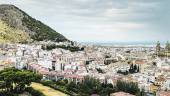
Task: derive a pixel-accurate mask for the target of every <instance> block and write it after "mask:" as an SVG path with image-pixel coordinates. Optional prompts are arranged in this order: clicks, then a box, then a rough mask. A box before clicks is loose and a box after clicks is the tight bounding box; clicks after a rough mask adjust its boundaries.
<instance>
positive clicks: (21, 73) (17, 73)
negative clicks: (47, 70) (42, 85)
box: [0, 68, 42, 92]
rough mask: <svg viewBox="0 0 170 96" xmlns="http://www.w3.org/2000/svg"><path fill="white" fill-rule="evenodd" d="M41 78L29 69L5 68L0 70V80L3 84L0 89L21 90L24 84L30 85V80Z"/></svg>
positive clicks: (24, 86) (34, 80)
mask: <svg viewBox="0 0 170 96" xmlns="http://www.w3.org/2000/svg"><path fill="white" fill-rule="evenodd" d="M41 78H42V76H41V75H39V74H34V73H33V72H31V71H27V70H18V69H15V68H7V69H4V70H2V71H0V81H2V82H3V84H4V85H5V86H4V87H0V89H5V90H6V91H14V92H21V91H24V90H25V88H26V86H30V84H31V82H36V81H40V80H41Z"/></svg>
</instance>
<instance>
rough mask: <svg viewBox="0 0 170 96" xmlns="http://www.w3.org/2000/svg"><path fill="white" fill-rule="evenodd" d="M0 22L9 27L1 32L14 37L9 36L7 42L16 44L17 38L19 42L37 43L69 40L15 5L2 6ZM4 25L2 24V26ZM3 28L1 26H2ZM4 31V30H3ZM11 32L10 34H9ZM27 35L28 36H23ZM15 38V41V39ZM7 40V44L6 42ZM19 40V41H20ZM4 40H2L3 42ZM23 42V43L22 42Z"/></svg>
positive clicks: (0, 6)
mask: <svg viewBox="0 0 170 96" xmlns="http://www.w3.org/2000/svg"><path fill="white" fill-rule="evenodd" d="M0 21H3V22H4V23H5V24H6V25H5V26H8V27H5V28H4V29H3V30H0V32H6V34H9V35H11V36H13V37H12V38H11V37H9V36H8V38H7V37H6V38H7V41H10V42H15V39H16V38H17V40H16V41H17V42H23V39H20V38H22V37H23V38H24V40H25V39H28V40H29V39H30V38H31V39H32V40H35V41H43V40H47V41H48V40H51V41H55V42H63V41H67V39H66V38H65V37H64V36H63V35H61V34H60V33H58V32H56V31H55V30H53V29H52V28H50V27H49V26H47V25H45V24H43V23H42V22H41V21H38V20H36V19H34V18H32V17H31V16H29V15H28V14H27V13H25V12H24V11H22V10H20V9H19V8H17V7H16V6H14V5H8V4H2V5H0ZM1 25H2V24H1ZM0 27H1V26H0ZM1 29H2V28H1ZM9 30H10V32H8V31H9ZM12 32H13V33H16V34H19V35H20V34H21V36H18V35H17V37H15V34H13V33H12ZM22 34H26V36H24V35H22ZM14 37H15V39H13V38H14ZM6 38H5V40H4V41H5V42H6ZM18 38H19V39H18ZM2 40H3V38H1V41H2ZM20 40H21V41H20Z"/></svg>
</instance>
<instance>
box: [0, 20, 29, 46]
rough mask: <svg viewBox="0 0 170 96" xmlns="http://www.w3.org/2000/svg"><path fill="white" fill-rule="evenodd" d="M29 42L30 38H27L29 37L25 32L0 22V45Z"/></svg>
mask: <svg viewBox="0 0 170 96" xmlns="http://www.w3.org/2000/svg"><path fill="white" fill-rule="evenodd" d="M30 41H31V38H29V35H28V34H27V33H26V32H24V31H22V30H19V29H15V28H12V27H10V26H8V25H7V24H6V23H5V22H3V21H1V20H0V43H7V42H13V43H19V42H20V43H24V42H30Z"/></svg>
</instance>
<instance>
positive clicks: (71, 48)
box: [42, 44, 84, 52]
mask: <svg viewBox="0 0 170 96" xmlns="http://www.w3.org/2000/svg"><path fill="white" fill-rule="evenodd" d="M55 48H62V49H65V50H70V51H71V52H76V51H83V50H84V48H83V47H82V48H80V47H76V46H65V45H55V44H48V45H43V46H42V49H43V50H52V49H55Z"/></svg>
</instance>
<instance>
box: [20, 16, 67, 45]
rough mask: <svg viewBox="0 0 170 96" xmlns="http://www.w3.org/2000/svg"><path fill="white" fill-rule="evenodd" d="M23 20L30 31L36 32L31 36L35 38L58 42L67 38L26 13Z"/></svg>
mask: <svg viewBox="0 0 170 96" xmlns="http://www.w3.org/2000/svg"><path fill="white" fill-rule="evenodd" d="M22 21H23V25H24V26H26V27H27V28H28V29H29V30H30V31H33V32H35V33H34V34H32V35H31V38H32V39H34V40H37V41H43V40H52V41H57V42H60V41H65V40H67V39H66V38H65V37H64V36H62V35H61V34H59V33H57V32H56V31H54V30H53V29H51V28H50V27H49V26H47V25H45V24H43V23H42V22H40V21H38V20H36V19H34V18H32V17H30V16H28V15H26V14H25V15H24V18H23V20H22Z"/></svg>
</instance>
